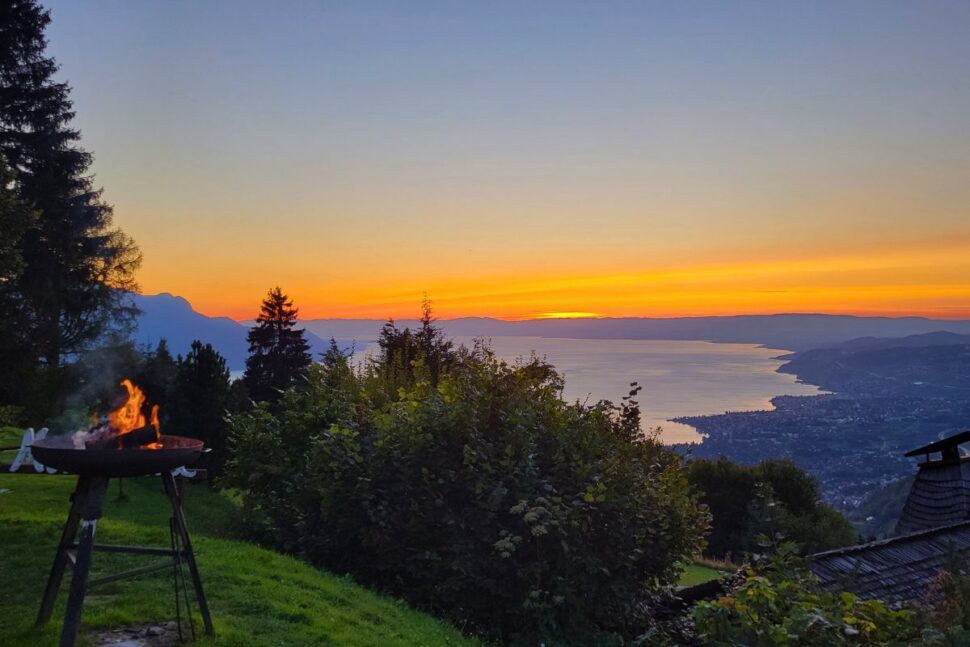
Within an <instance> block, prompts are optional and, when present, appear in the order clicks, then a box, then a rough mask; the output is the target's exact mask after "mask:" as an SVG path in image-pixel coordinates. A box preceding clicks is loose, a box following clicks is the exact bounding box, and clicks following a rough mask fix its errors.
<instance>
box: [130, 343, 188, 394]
mask: <svg viewBox="0 0 970 647" xmlns="http://www.w3.org/2000/svg"><path fill="white" fill-rule="evenodd" d="M177 374H178V365H177V364H176V362H175V358H174V357H172V353H171V352H170V351H169V350H168V341H166V339H165V338H164V337H163V338H162V339H160V340H159V341H158V346H157V347H156V348H155V350H154V351H153V352H150V353H146V354H145V365H144V367H143V368H142V370H141V372H140V373H139V375H138V384H139V385H140V386H141V388H142V390H143V391H144V392H145V395H146V396H148V400H149V402H153V403H155V404H158V405H161V406H162V407H164V406H165V405H166V404H168V400H169V397H170V396H171V394H172V390H173V389H174V387H175V377H176V375H177Z"/></svg>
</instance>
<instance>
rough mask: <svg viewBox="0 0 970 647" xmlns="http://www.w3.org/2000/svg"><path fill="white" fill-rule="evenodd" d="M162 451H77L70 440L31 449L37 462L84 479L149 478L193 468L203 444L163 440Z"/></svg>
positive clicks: (48, 440)
mask: <svg viewBox="0 0 970 647" xmlns="http://www.w3.org/2000/svg"><path fill="white" fill-rule="evenodd" d="M159 442H160V443H161V444H162V446H161V447H160V448H159V449H144V448H137V449H74V447H73V446H72V445H71V444H70V439H69V438H64V437H61V438H57V437H54V438H44V439H43V440H38V441H37V442H35V443H34V444H33V445H31V446H30V451H31V454H33V456H34V458H35V459H36V460H37V462H39V463H41V464H42V465H45V466H47V467H53V468H54V469H56V470H58V471H61V472H68V473H70V474H78V475H80V476H105V477H118V476H145V475H147V474H158V473H159V472H166V471H169V470H173V469H175V468H176V467H180V466H182V465H185V466H186V467H190V466H192V465H194V464H195V462H196V461H197V460H199V456H201V455H202V445H203V443H202V441H201V440H196V439H195V438H185V437H183V436H161V437H160V438H159Z"/></svg>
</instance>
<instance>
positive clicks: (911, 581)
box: [809, 521, 970, 603]
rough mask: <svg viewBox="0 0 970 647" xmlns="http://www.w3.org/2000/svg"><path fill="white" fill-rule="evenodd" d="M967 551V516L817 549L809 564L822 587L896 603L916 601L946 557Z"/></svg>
mask: <svg viewBox="0 0 970 647" xmlns="http://www.w3.org/2000/svg"><path fill="white" fill-rule="evenodd" d="M967 554H970V521H962V522H960V523H956V524H952V525H949V526H944V527H941V528H933V529H932V530H926V531H923V532H917V533H913V534H909V535H903V536H900V537H893V538H891V539H884V540H882V541H875V542H872V543H869V544H861V545H858V546H849V547H848V548H840V549H837V550H830V551H826V552H824V553H818V554H816V555H813V556H812V557H811V558H810V560H809V565H810V567H811V569H812V572H813V573H815V575H816V576H817V577H818V578H819V581H820V582H821V584H822V586H823V588H826V589H829V590H833V591H852V592H853V593H855V594H856V595H858V596H859V597H860V598H864V599H878V600H882V601H884V602H887V603H901V602H912V601H914V600H919V599H920V598H921V597H923V595H924V594H925V593H926V590H927V587H928V586H929V584H930V582H931V581H932V580H933V578H934V577H936V575H937V574H938V573H939V572H940V571H941V570H942V569H943V568H944V567H945V566H946V565H947V564H948V560H949V559H951V557H953V556H965V555H967Z"/></svg>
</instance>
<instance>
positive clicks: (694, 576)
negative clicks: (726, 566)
mask: <svg viewBox="0 0 970 647" xmlns="http://www.w3.org/2000/svg"><path fill="white" fill-rule="evenodd" d="M722 575H724V573H722V572H721V571H718V570H715V569H713V568H711V567H709V566H702V565H701V564H691V565H690V566H688V567H687V569H686V570H685V571H684V574H683V575H681V576H680V582H678V584H679V585H680V586H694V585H695V584H703V583H704V582H709V581H710V580H716V579H717V578H719V577H721V576H722Z"/></svg>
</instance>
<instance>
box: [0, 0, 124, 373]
mask: <svg viewBox="0 0 970 647" xmlns="http://www.w3.org/2000/svg"><path fill="white" fill-rule="evenodd" d="M49 23H50V14H49V12H48V11H46V10H44V9H43V8H42V7H40V5H39V4H38V3H37V2H36V0H7V1H5V2H3V3H0V152H2V153H3V155H4V156H5V157H6V159H7V162H8V163H9V164H10V166H11V167H12V168H13V170H14V171H15V172H16V180H15V186H16V189H17V192H18V194H19V196H20V198H21V200H22V201H23V202H24V203H25V204H26V205H27V206H28V207H29V208H30V209H32V210H34V211H35V212H36V213H37V220H36V224H35V225H34V226H33V227H31V228H30V229H28V230H27V231H26V232H25V234H24V236H23V237H22V238H21V241H20V243H19V250H20V253H21V256H22V258H23V262H24V268H23V272H22V274H21V275H20V276H19V277H18V279H17V282H16V291H17V295H18V298H19V299H20V302H21V305H22V307H23V309H24V311H25V313H26V318H27V325H28V327H29V334H28V335H26V337H27V338H28V339H29V340H30V349H31V351H32V352H33V354H34V355H35V357H36V358H37V359H38V360H40V361H42V362H43V363H44V364H46V365H47V366H49V367H51V368H52V369H54V370H53V373H54V374H56V373H57V369H58V368H59V367H60V365H61V364H62V362H63V358H64V356H65V355H68V354H72V353H74V352H76V351H78V350H80V349H82V348H84V347H85V346H86V345H87V344H89V343H90V342H91V341H92V340H94V339H96V338H97V337H98V336H100V335H101V334H102V333H103V332H104V330H105V329H106V328H110V327H117V326H119V325H121V324H124V323H125V322H128V321H130V320H131V317H133V316H134V314H135V313H136V311H135V309H134V306H133V304H132V302H131V300H130V298H128V293H129V291H131V290H133V289H134V288H135V287H136V286H135V283H134V278H133V274H134V271H135V269H136V268H137V267H138V265H139V263H140V261H141V255H140V253H139V252H138V249H137V247H136V246H135V244H134V243H133V242H132V240H131V239H130V238H129V237H128V236H126V235H125V234H123V233H122V232H121V231H120V230H118V229H115V228H113V227H112V222H111V216H112V210H111V207H110V206H109V205H108V204H107V203H105V202H104V200H103V199H102V195H101V190H100V189H98V188H96V187H95V185H94V184H93V180H92V177H91V174H90V166H91V161H92V158H91V154H90V153H88V152H87V151H85V150H84V149H82V148H81V147H80V146H79V144H78V142H79V140H80V133H79V132H78V131H77V130H76V129H74V128H72V127H71V121H72V119H73V118H74V111H73V107H72V104H71V100H70V98H69V92H70V88H69V87H68V85H67V84H66V83H63V82H59V81H57V80H55V78H54V77H55V74H56V73H57V70H58V66H57V63H56V62H55V61H54V59H53V58H51V57H49V56H47V55H46V53H45V49H46V47H47V40H46V38H45V36H44V30H45V29H46V27H47V25H48V24H49ZM55 379H56V378H55Z"/></svg>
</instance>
